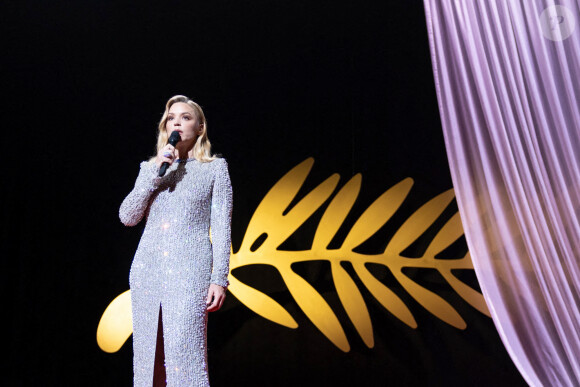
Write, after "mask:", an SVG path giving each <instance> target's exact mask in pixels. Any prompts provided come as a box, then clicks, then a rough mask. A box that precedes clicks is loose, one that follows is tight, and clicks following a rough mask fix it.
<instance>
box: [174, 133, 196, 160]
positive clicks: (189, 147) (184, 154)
mask: <svg viewBox="0 0 580 387" xmlns="http://www.w3.org/2000/svg"><path fill="white" fill-rule="evenodd" d="M196 141H197V137H195V138H194V139H191V140H188V141H180V142H178V143H177V146H176V147H175V149H177V153H178V158H179V159H181V160H186V159H189V158H192V157H193V147H194V145H195V142H196Z"/></svg>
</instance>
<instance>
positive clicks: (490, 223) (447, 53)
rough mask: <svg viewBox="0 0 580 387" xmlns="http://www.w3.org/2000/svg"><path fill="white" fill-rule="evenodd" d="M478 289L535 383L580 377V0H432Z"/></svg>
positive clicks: (451, 148) (435, 56) (435, 45)
mask: <svg viewBox="0 0 580 387" xmlns="http://www.w3.org/2000/svg"><path fill="white" fill-rule="evenodd" d="M424 5H425V12H426V19H427V26H428V32H429V41H430V48H431V56H432V63H433V72H434V77H435V84H436V88H437V96H438V101H439V110H440V115H441V122H442V127H443V131H444V135H445V143H446V147H447V154H448V158H449V165H450V169H451V175H452V178H453V184H454V187H455V192H456V196H457V202H458V205H459V211H460V213H461V216H462V220H463V226H464V229H465V235H466V239H467V243H468V246H469V250H470V252H471V256H472V259H473V264H474V267H475V272H476V274H477V277H478V280H479V283H480V285H481V289H482V291H483V294H484V297H485V299H486V301H487V304H488V306H489V309H490V311H491V314H492V318H493V321H494V323H495V325H496V327H497V329H498V331H499V334H500V336H501V339H502V340H503V343H504V345H505V346H506V348H507V350H508V352H509V354H510V356H511V357H512V359H513V361H514V363H515V364H516V366H517V367H518V369H519V371H520V372H521V374H522V375H523V377H524V379H525V380H526V381H527V383H528V384H530V385H532V386H580V310H579V308H580V307H579V305H580V269H579V257H580V224H579V218H580V114H579V103H580V102H579V100H580V45H579V42H580V26H579V25H578V24H579V22H580V12H579V8H580V4H579V3H578V2H574V1H566V0H562V1H560V2H558V3H555V2H554V1H539V0H519V1H518V0H503V1H502V0H482V1H477V0H471V1H469V0H461V1H460V0H455V1H453V0H424Z"/></svg>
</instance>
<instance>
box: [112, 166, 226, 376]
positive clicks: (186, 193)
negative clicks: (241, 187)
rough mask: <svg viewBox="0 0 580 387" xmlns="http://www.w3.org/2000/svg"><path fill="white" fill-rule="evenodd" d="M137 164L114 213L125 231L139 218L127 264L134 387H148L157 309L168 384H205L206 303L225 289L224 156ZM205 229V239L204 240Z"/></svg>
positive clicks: (151, 374) (155, 334) (206, 371)
mask: <svg viewBox="0 0 580 387" xmlns="http://www.w3.org/2000/svg"><path fill="white" fill-rule="evenodd" d="M158 172H159V167H157V165H156V164H154V163H150V162H143V163H141V170H140V172H139V176H138V177H137V181H136V183H135V187H134V188H133V190H132V191H131V192H130V193H129V195H128V196H127V197H126V198H125V200H124V201H123V203H122V204H121V208H120V210H119V217H120V219H121V222H123V224H125V225H127V226H133V225H136V224H138V223H139V222H140V221H141V220H142V219H143V218H146V225H145V230H144V231H143V236H142V237H141V241H140V242H139V246H138V248H137V252H136V253H135V257H134V259H133V264H132V265H131V272H130V276H129V284H130V287H131V302H132V309H133V371H134V385H135V386H151V384H152V381H153V366H154V361H155V344H156V339H157V325H158V318H159V309H160V307H161V308H162V321H163V340H164V350H165V369H166V374H167V385H168V386H208V385H209V381H208V368H207V340H206V329H207V311H206V303H205V302H206V298H207V292H208V288H209V284H210V283H214V284H218V285H221V286H227V285H228V280H227V277H228V273H229V258H230V245H231V213H232V187H231V183H230V177H229V173H228V166H227V163H226V161H225V159H221V158H218V159H215V160H213V161H211V162H207V163H202V162H199V161H197V160H188V161H184V162H180V163H173V164H172V165H171V167H170V168H169V169H168V171H167V173H166V174H165V176H163V177H161V178H160V177H158V176H157V175H158ZM210 227H211V241H210V236H209V233H210Z"/></svg>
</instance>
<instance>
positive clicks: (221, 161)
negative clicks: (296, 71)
mask: <svg viewBox="0 0 580 387" xmlns="http://www.w3.org/2000/svg"><path fill="white" fill-rule="evenodd" d="M209 164H210V165H211V166H212V167H214V168H223V167H224V166H225V167H227V166H228V162H227V161H226V159H225V158H224V157H223V156H221V155H220V156H216V157H215V158H214V159H213V160H211V161H210V162H209Z"/></svg>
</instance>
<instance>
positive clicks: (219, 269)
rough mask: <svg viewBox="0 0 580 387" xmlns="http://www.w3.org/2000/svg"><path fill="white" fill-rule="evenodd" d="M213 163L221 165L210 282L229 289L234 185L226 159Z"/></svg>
mask: <svg viewBox="0 0 580 387" xmlns="http://www.w3.org/2000/svg"><path fill="white" fill-rule="evenodd" d="M213 162H214V163H219V164H218V165H217V166H216V169H215V178H214V183H213V190H212V198H211V220H210V222H211V223H210V227H211V237H212V252H213V270H212V274H211V280H210V282H211V283H212V284H216V285H220V286H223V287H227V286H228V284H229V282H228V274H229V264H230V248H231V219H232V207H233V203H232V202H233V198H232V196H233V194H232V185H231V182H230V175H229V173H228V164H227V162H226V161H225V159H216V160H214V161H213Z"/></svg>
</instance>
